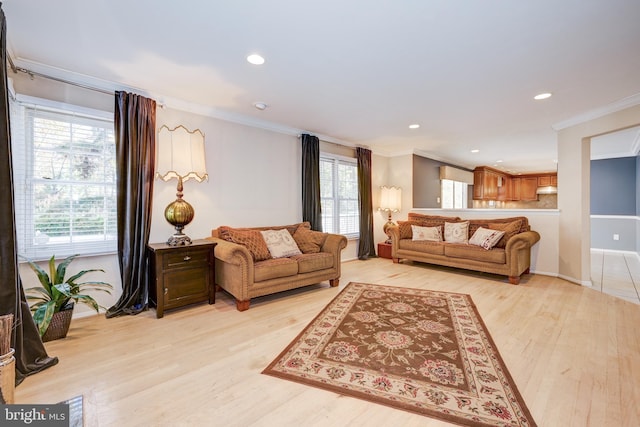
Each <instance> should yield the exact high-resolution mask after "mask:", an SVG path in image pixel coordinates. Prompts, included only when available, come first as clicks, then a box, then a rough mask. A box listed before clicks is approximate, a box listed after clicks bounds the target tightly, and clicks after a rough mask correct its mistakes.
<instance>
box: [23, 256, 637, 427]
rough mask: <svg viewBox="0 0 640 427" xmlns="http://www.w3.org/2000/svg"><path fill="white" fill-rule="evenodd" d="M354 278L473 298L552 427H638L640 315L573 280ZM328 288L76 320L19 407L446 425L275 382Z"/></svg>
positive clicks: (350, 269)
mask: <svg viewBox="0 0 640 427" xmlns="http://www.w3.org/2000/svg"><path fill="white" fill-rule="evenodd" d="M350 281H359V282H366V283H378V284H386V285H394V286H406V287H414V288H423V289H436V290H444V291H450V292H461V293H466V294H470V295H471V296H472V298H473V300H474V302H475V304H476V306H477V307H478V310H479V312H480V314H481V316H482V318H483V320H484V322H485V324H486V326H487V328H488V330H489V331H490V333H491V335H492V337H493V339H494V341H495V343H496V345H497V347H498V349H499V351H500V354H501V355H502V357H503V359H504V361H505V363H506V365H507V367H508V369H509V371H510V373H511V374H512V376H513V378H514V381H515V383H516V384H517V387H518V388H519V390H520V392H521V394H522V395H523V397H524V400H525V401H526V402H527V405H528V407H529V409H530V410H531V413H532V414H533V417H534V418H535V420H536V422H537V423H538V425H540V426H552V427H556V426H562V427H564V426H594V427H602V426H615V427H620V426H638V425H639V423H640V405H639V404H638V402H640V331H639V329H638V325H640V306H639V305H637V304H633V303H631V302H628V301H625V300H622V299H620V298H615V297H612V296H609V295H606V294H603V293H601V292H599V291H597V290H594V289H589V288H586V287H582V286H578V285H575V284H572V283H569V282H566V281H564V280H561V279H557V278H552V277H547V276H541V275H526V276H524V277H523V280H522V281H521V284H520V285H519V286H513V285H509V284H508V283H507V280H506V278H502V277H498V276H493V275H489V274H482V273H472V272H465V271H463V270H454V269H448V268H443V267H435V266H427V265H424V264H417V263H415V264H412V263H407V264H392V263H391V261H390V260H388V259H372V260H368V261H351V262H346V263H344V264H343V274H342V279H341V285H340V289H342V288H343V287H344V286H345V285H346V284H347V283H348V282H350ZM340 289H338V288H329V286H328V284H321V285H313V286H310V287H307V288H303V289H299V290H296V291H290V292H285V293H281V294H279V295H277V296H270V297H264V298H260V299H256V300H254V301H252V305H251V308H250V309H249V310H248V311H246V312H243V313H240V312H238V311H236V309H235V305H234V303H233V301H232V300H231V299H230V298H229V297H228V296H227V295H226V294H224V293H218V294H217V302H216V304H215V305H211V306H210V305H207V304H206V303H205V304H200V305H194V306H191V307H188V308H184V309H179V310H176V311H169V312H167V313H165V316H164V318H162V319H156V318H155V312H154V311H153V310H151V311H148V312H145V313H143V314H140V315H138V316H133V317H120V318H115V319H109V320H107V319H105V318H104V316H93V317H88V318H83V319H74V321H73V322H72V324H71V330H70V332H69V335H68V337H67V338H66V339H64V340H59V341H54V342H50V343H47V344H46V346H47V350H48V351H49V353H50V355H54V356H58V357H59V358H60V363H59V364H58V365H57V366H54V367H53V368H50V369H47V370H46V371H44V372H41V373H39V374H36V375H33V376H31V377H28V378H27V379H26V380H25V381H24V382H23V383H22V384H21V385H20V386H18V387H17V389H16V403H53V402H58V401H61V400H65V399H69V398H72V397H74V396H77V395H80V394H81V395H83V396H84V399H85V401H84V411H85V425H86V426H223V425H228V426H296V427H297V426H305V427H306V426H331V427H334V426H360V425H363V426H364V425H366V426H391V425H394V426H444V425H449V424H447V423H443V422H441V421H437V420H434V419H431V418H427V417H423V416H419V415H415V414H411V413H408V412H404V411H402V410H396V409H392V408H388V407H385V406H382V405H376V404H373V403H369V402H365V401H362V400H359V399H356V398H351V397H344V396H340V395H337V394H334V393H332V392H328V391H324V390H319V389H316V388H313V387H309V386H305V385H301V384H297V383H293V382H290V381H286V380H282V379H278V378H274V377H270V376H266V375H262V374H261V371H262V370H263V369H264V368H265V367H266V366H267V365H268V364H269V363H270V362H271V361H272V360H273V359H274V358H275V357H276V356H277V355H278V354H279V353H280V351H282V350H283V349H284V348H285V347H286V345H287V344H288V343H289V342H290V341H291V340H293V338H295V336H296V335H297V334H298V333H299V332H300V331H301V330H302V329H303V328H304V326H306V325H307V324H308V323H309V322H310V321H311V319H312V318H313V317H314V316H315V315H316V314H317V313H318V312H319V311H320V310H321V309H322V308H323V307H324V306H325V305H326V304H327V303H328V302H329V301H330V300H331V299H332V298H334V297H335V295H337V293H338V292H339V290H340Z"/></svg>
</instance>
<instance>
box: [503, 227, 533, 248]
mask: <svg viewBox="0 0 640 427" xmlns="http://www.w3.org/2000/svg"><path fill="white" fill-rule="evenodd" d="M538 240H540V234H539V233H538V232H537V231H533V230H531V231H524V232H522V233H518V234H516V235H515V236H513V237H512V238H510V239H509V240H507V246H506V248H505V251H506V252H511V251H517V250H519V249H525V248H531V246H533V245H535V244H536V242H537V241H538Z"/></svg>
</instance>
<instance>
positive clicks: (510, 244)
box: [505, 231, 540, 285]
mask: <svg viewBox="0 0 640 427" xmlns="http://www.w3.org/2000/svg"><path fill="white" fill-rule="evenodd" d="M538 240H540V234H538V232H536V231H525V232H523V233H518V234H516V235H515V236H513V237H512V238H510V239H509V240H508V241H507V247H506V248H505V255H506V258H507V268H508V269H509V281H510V282H511V283H512V284H514V285H517V284H518V283H519V281H520V275H521V274H522V273H524V272H529V269H530V267H531V247H532V246H533V245H534V244H536V242H537V241H538Z"/></svg>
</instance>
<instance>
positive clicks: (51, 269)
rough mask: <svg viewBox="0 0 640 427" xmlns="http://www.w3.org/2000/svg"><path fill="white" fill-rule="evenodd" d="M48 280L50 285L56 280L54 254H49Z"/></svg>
mask: <svg viewBox="0 0 640 427" xmlns="http://www.w3.org/2000/svg"><path fill="white" fill-rule="evenodd" d="M49 280H50V281H51V285H52V286H53V285H55V284H57V283H58V282H56V256H55V255H51V258H50V259H49Z"/></svg>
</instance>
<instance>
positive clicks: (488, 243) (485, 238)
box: [469, 227, 504, 250]
mask: <svg viewBox="0 0 640 427" xmlns="http://www.w3.org/2000/svg"><path fill="white" fill-rule="evenodd" d="M502 236H504V231H499V230H490V229H488V228H482V227H479V228H478V229H477V230H476V232H475V233H473V236H471V239H469V244H470V245H476V246H480V247H482V248H484V249H486V250H489V249H491V248H493V247H494V246H495V245H496V243H498V241H499V240H500V239H501V238H502Z"/></svg>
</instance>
